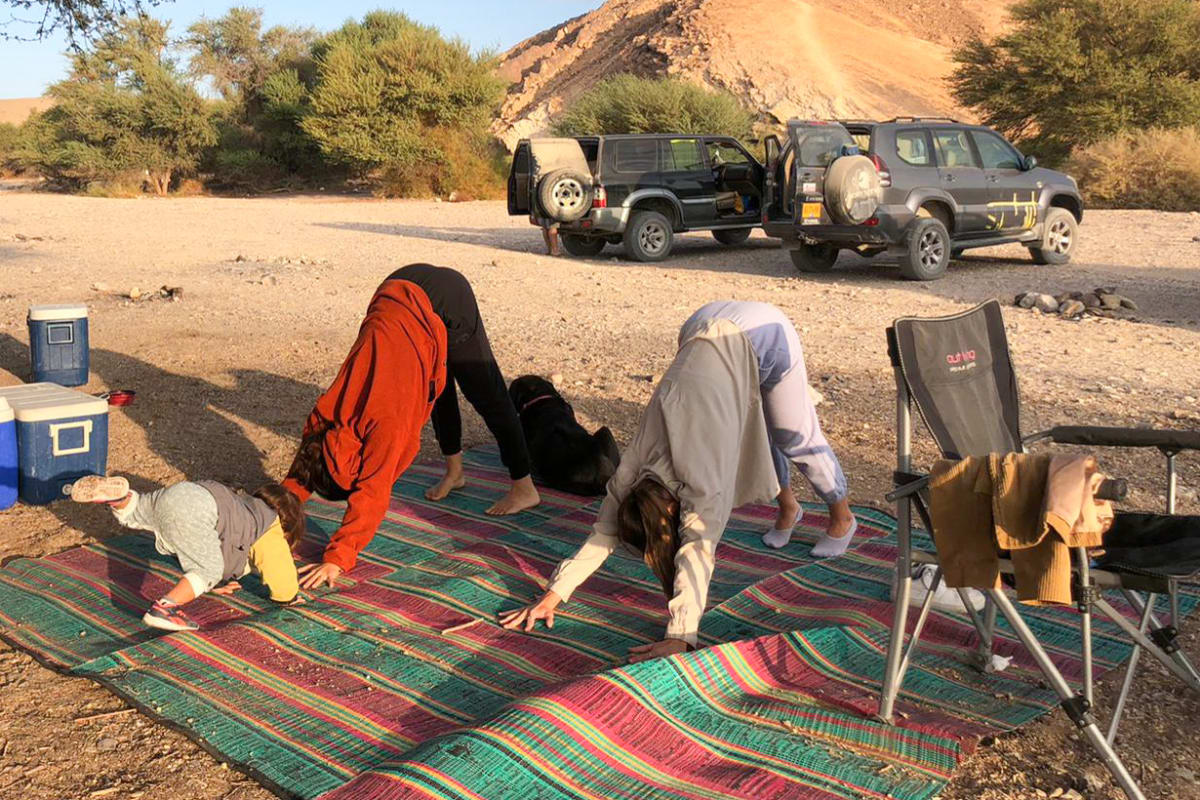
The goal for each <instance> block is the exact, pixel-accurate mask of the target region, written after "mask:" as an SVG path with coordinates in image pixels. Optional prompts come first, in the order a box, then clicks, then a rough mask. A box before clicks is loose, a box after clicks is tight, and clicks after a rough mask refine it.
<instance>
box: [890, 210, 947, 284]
mask: <svg viewBox="0 0 1200 800" xmlns="http://www.w3.org/2000/svg"><path fill="white" fill-rule="evenodd" d="M949 264H950V234H949V232H947V231H946V226H945V225H943V224H942V222H941V220H938V219H934V218H932V217H921V218H918V219H917V220H916V221H914V222H913V224H912V227H911V228H910V229H909V232H908V241H907V242H905V250H904V254H903V255H901V256H900V274H901V275H903V276H904V277H905V278H907V279H908V280H910V281H933V280H937V279H938V278H940V277H942V276H943V275H945V274H946V267H947V266H949Z"/></svg>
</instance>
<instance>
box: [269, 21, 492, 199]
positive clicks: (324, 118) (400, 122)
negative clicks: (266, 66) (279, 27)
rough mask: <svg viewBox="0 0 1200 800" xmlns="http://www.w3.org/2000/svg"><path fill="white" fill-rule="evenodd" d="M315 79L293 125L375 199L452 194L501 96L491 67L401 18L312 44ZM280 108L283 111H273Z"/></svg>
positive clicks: (480, 153) (355, 26)
mask: <svg viewBox="0 0 1200 800" xmlns="http://www.w3.org/2000/svg"><path fill="white" fill-rule="evenodd" d="M313 54H314V57H315V59H316V77H315V84H314V86H313V89H312V92H311V94H310V95H309V103H308V109H307V112H306V113H305V114H304V116H303V119H302V120H301V122H300V127H301V129H302V130H303V131H304V132H306V133H307V134H308V135H309V136H311V137H312V138H313V140H314V141H315V142H316V143H317V144H318V145H319V147H320V148H321V152H322V153H323V154H324V156H325V158H326V159H328V160H329V161H331V162H333V163H335V164H338V165H342V166H344V167H345V168H347V169H348V170H350V171H351V172H352V173H353V174H355V175H357V176H359V177H363V178H367V179H368V180H369V181H371V182H372V183H373V184H374V185H375V187H376V188H377V189H379V190H382V191H383V192H384V193H393V192H400V193H403V194H405V195H410V194H412V195H422V194H430V193H435V194H444V193H447V192H449V191H453V190H456V189H457V188H458V186H456V185H454V184H455V183H456V180H458V179H456V178H455V175H456V174H458V172H459V171H460V170H461V169H462V168H463V166H464V165H463V162H462V154H461V152H458V151H457V150H456V152H455V154H454V155H452V154H451V153H450V152H449V151H448V149H447V146H446V143H447V142H448V141H453V142H454V144H455V148H458V149H461V147H467V148H468V152H469V154H470V155H471V157H472V158H473V159H482V160H484V161H486V160H487V158H488V150H487V148H486V147H485V146H483V145H482V144H481V143H484V142H486V141H487V140H486V138H485V137H486V130H487V127H488V125H489V123H490V122H491V118H492V114H493V112H494V111H495V109H496V108H497V107H498V105H499V102H500V99H501V97H502V94H503V83H502V82H501V81H500V80H499V79H498V78H497V77H496V76H495V74H494V71H493V67H494V64H493V60H492V59H491V58H490V57H489V56H487V55H483V56H479V55H474V54H472V53H471V51H470V48H469V47H468V46H467V45H466V44H465V43H464V42H462V41H459V40H446V39H444V38H443V37H442V36H441V34H439V33H438V31H437V29H436V28H432V27H428V26H425V25H419V24H417V23H415V22H413V21H412V20H410V19H408V18H407V17H405V16H404V15H403V14H395V13H391V12H383V11H377V12H373V13H371V14H368V15H367V16H366V17H365V18H364V19H363V21H362V22H361V23H358V22H349V23H347V24H346V25H345V26H344V27H343V28H341V29H340V30H338V31H335V32H334V33H332V34H330V35H329V36H327V37H326V38H324V39H323V40H320V41H318V42H317V43H316V45H314V48H313ZM281 105H283V104H281Z"/></svg>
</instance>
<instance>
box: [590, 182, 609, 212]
mask: <svg viewBox="0 0 1200 800" xmlns="http://www.w3.org/2000/svg"><path fill="white" fill-rule="evenodd" d="M592 208H608V192H606V191H604V187H603V186H597V187H596V193H595V194H594V195H592Z"/></svg>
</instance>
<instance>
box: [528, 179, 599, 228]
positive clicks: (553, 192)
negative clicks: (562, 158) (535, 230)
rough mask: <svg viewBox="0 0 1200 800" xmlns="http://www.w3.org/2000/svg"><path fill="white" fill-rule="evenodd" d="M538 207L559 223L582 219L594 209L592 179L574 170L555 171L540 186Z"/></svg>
mask: <svg viewBox="0 0 1200 800" xmlns="http://www.w3.org/2000/svg"><path fill="white" fill-rule="evenodd" d="M538 205H540V206H541V207H542V211H544V212H545V213H546V215H547V216H549V217H550V218H551V219H555V220H558V221H559V222H575V221H576V220H579V219H582V218H583V216H584V215H585V214H587V213H588V211H590V210H591V208H592V179H591V178H590V177H588V176H587V175H582V174H580V173H578V172H575V171H574V170H569V169H559V170H555V171H554V172H551V173H550V174H549V175H547V176H546V177H544V178H542V182H541V183H539V184H538Z"/></svg>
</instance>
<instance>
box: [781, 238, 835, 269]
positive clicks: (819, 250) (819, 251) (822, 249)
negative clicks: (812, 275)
mask: <svg viewBox="0 0 1200 800" xmlns="http://www.w3.org/2000/svg"><path fill="white" fill-rule="evenodd" d="M788 252H789V253H790V255H791V256H792V263H793V264H795V265H796V269H798V270H800V271H801V272H829V271H830V270H831V269H833V265H834V264H836V263H837V257H838V249H837V248H836V247H834V246H833V245H831V244H802V245H800V246H799V247H797V248H796V249H794V250H789V251H788Z"/></svg>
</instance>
